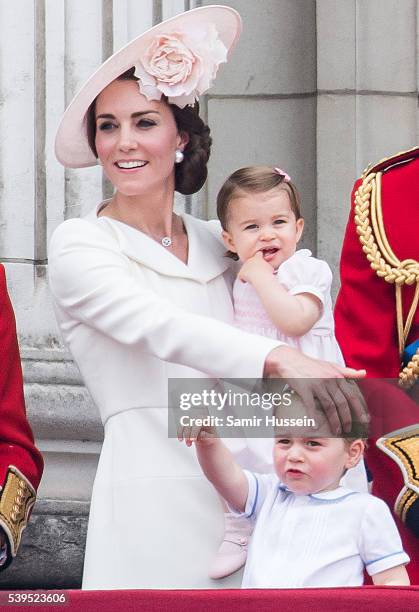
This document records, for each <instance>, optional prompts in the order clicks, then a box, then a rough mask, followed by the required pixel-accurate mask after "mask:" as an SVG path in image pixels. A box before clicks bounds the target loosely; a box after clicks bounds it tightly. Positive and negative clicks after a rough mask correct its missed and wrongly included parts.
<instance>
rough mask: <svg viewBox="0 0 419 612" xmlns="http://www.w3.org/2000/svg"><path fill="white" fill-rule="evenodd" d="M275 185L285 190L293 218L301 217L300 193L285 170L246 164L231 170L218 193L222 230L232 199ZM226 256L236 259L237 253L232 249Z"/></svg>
mask: <svg viewBox="0 0 419 612" xmlns="http://www.w3.org/2000/svg"><path fill="white" fill-rule="evenodd" d="M275 187H278V188H280V189H282V190H283V191H286V193H287V194H288V196H289V199H290V203H291V210H292V212H293V213H294V215H295V218H296V219H297V220H298V219H301V208H300V194H299V193H298V190H297V188H296V186H295V185H294V183H293V182H292V181H290V180H289V177H288V175H287V174H286V173H285V172H284V173H283V174H281V171H280V169H279V168H272V167H271V166H247V167H246V168H240V169H239V170H236V171H235V172H233V174H231V175H230V176H229V177H228V178H227V179H226V181H225V182H224V184H223V186H222V187H221V189H220V191H219V193H218V196H217V215H218V218H219V220H220V222H221V226H222V228H223V230H225V231H228V220H229V208H230V203H231V202H232V201H233V200H234V199H236V198H239V197H241V196H245V195H249V194H258V193H265V192H267V191H270V190H271V189H274V188H275ZM226 256H227V257H231V258H232V259H235V260H236V261H237V260H238V255H237V254H236V253H233V252H232V251H228V252H227V253H226Z"/></svg>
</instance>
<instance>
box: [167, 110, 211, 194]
mask: <svg viewBox="0 0 419 612" xmlns="http://www.w3.org/2000/svg"><path fill="white" fill-rule="evenodd" d="M170 108H171V109H172V112H173V116H174V118H175V121H176V125H177V128H178V131H179V133H181V132H184V133H186V134H188V136H189V141H188V143H187V145H186V147H185V148H184V150H183V154H184V156H185V157H184V160H183V162H181V163H180V164H176V165H175V189H176V191H178V192H179V193H182V194H183V195H190V194H191V193H196V192H197V191H199V190H200V189H201V187H202V186H203V184H204V183H205V181H206V179H207V175H208V170H207V163H208V159H209V156H210V152H211V142H212V139H211V136H210V129H209V127H208V126H207V125H206V124H205V123H204V122H203V121H202V119H201V117H200V116H199V106H198V103H196V104H195V106H193V107H192V106H185V108H179V107H178V106H175V105H174V104H171V105H170Z"/></svg>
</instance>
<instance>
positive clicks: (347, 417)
mask: <svg viewBox="0 0 419 612" xmlns="http://www.w3.org/2000/svg"><path fill="white" fill-rule="evenodd" d="M339 380H342V381H343V382H346V381H345V379H344V378H341V379H339V378H334V379H332V380H328V381H325V386H326V388H327V392H328V395H329V397H330V398H331V399H332V401H333V404H334V407H335V410H336V414H337V418H338V419H339V421H340V425H341V431H340V432H337V433H342V431H343V432H345V433H348V432H350V431H351V428H352V414H351V408H350V405H349V403H348V399H347V398H346V396H345V395H344V393H342V390H341V388H340V385H339ZM332 431H333V430H332Z"/></svg>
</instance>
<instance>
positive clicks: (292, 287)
mask: <svg viewBox="0 0 419 612" xmlns="http://www.w3.org/2000/svg"><path fill="white" fill-rule="evenodd" d="M276 278H277V279H278V283H281V284H282V285H283V286H284V287H285V288H286V289H287V291H288V292H289V293H290V294H291V295H298V294H300V293H310V294H312V295H315V296H316V297H317V298H318V299H319V300H320V302H321V304H322V307H323V308H322V315H321V317H320V319H319V320H318V321H317V323H315V324H314V325H313V327H312V328H311V329H310V330H309V331H308V332H307V333H306V334H304V336H300V337H295V336H287V335H286V334H283V333H282V332H280V331H279V330H278V329H277V328H276V327H275V325H274V324H273V323H272V321H271V320H270V318H269V315H268V313H267V312H266V310H265V308H264V306H263V305H262V302H261V301H260V299H259V296H258V295H257V293H256V291H255V290H254V288H253V287H252V285H251V284H250V283H243V282H242V281H241V280H239V279H236V281H235V283H234V288H233V298H234V311H235V323H236V325H237V327H239V328H240V329H242V330H244V331H247V332H250V333H253V334H259V335H261V336H267V337H268V338H275V339H278V340H281V341H282V342H285V343H286V344H288V345H289V346H292V347H294V348H297V349H299V350H300V351H301V352H302V353H305V354H306V355H309V356H310V357H315V358H318V359H324V360H326V361H332V362H334V363H338V364H339V365H344V360H343V356H342V352H341V350H340V348H339V345H338V343H337V340H336V338H335V324H334V320H333V311H332V298H331V296H330V287H331V284H332V272H331V270H330V268H329V266H328V264H327V263H326V262H325V261H322V260H321V259H316V258H315V257H312V255H311V252H310V251H309V250H308V249H301V250H300V251H296V252H295V253H294V255H292V256H291V257H290V258H289V259H287V260H286V261H284V263H282V264H281V265H280V267H279V268H278V271H277V274H276Z"/></svg>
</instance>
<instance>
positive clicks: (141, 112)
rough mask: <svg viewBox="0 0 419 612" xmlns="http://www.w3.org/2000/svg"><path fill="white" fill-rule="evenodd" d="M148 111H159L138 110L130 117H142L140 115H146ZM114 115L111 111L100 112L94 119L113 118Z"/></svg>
mask: <svg viewBox="0 0 419 612" xmlns="http://www.w3.org/2000/svg"><path fill="white" fill-rule="evenodd" d="M150 113H155V114H157V115H159V114H160V113H159V111H156V110H145V111H139V112H137V113H132V115H131V117H132V118H135V117H142V115H148V114H150ZM115 118H116V117H115V115H112V113H102V114H101V115H96V119H115Z"/></svg>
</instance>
